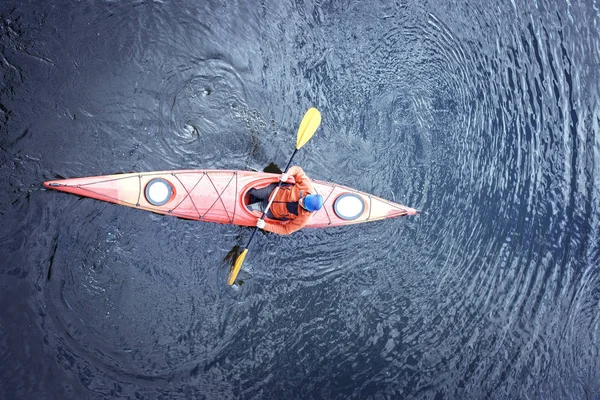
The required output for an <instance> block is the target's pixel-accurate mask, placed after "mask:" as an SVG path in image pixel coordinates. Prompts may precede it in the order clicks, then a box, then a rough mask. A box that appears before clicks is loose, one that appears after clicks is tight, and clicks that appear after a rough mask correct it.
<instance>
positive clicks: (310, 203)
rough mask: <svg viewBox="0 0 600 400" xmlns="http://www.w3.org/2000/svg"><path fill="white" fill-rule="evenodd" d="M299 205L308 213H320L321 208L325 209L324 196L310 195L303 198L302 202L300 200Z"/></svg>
mask: <svg viewBox="0 0 600 400" xmlns="http://www.w3.org/2000/svg"><path fill="white" fill-rule="evenodd" d="M298 204H300V206H302V208H304V209H305V210H306V211H310V212H315V211H319V210H320V209H321V207H323V196H321V195H320V194H309V195H307V196H304V197H301V198H300V200H298Z"/></svg>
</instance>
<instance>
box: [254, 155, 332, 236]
mask: <svg viewBox="0 0 600 400" xmlns="http://www.w3.org/2000/svg"><path fill="white" fill-rule="evenodd" d="M290 176H293V177H294V182H295V183H293V184H288V183H286V182H287V181H288V179H289V177H290ZM279 179H280V180H281V182H282V185H281V187H280V188H279V191H278V192H277V194H276V195H275V199H274V200H273V203H272V204H271V208H270V209H269V210H268V212H267V217H269V218H271V219H277V220H282V221H286V222H285V223H283V224H280V223H273V222H269V221H265V220H262V219H259V220H258V222H257V223H256V226H257V227H258V228H260V229H264V230H265V231H268V232H273V233H277V234H280V235H289V234H290V233H293V232H296V231H297V230H299V229H302V228H303V227H304V226H306V224H308V221H309V220H310V218H311V217H312V215H313V213H314V212H315V211H318V210H320V209H321V207H323V196H321V195H320V194H318V193H315V189H314V187H313V185H312V183H311V181H310V179H309V178H308V176H306V174H305V173H304V171H303V170H302V168H300V167H298V166H293V167H291V168H290V169H289V171H288V172H287V173H283V174H281V176H280V178H279ZM276 187H277V184H276V183H272V184H270V185H269V186H267V187H264V188H261V189H255V188H252V189H250V196H251V197H250V202H251V203H252V204H250V205H249V206H248V208H249V209H251V210H258V211H261V212H264V210H265V209H266V208H267V205H268V204H269V201H270V200H271V196H272V194H273V191H274V190H275V188H276Z"/></svg>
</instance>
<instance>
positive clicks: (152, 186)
mask: <svg viewBox="0 0 600 400" xmlns="http://www.w3.org/2000/svg"><path fill="white" fill-rule="evenodd" d="M172 193H173V189H172V187H171V184H170V183H169V182H167V181H166V180H164V179H161V178H154V179H152V180H151V181H150V182H148V184H147V185H146V191H145V194H146V200H148V202H149V203H150V204H152V205H154V206H163V205H165V204H166V203H167V202H168V201H169V199H170V198H171V194H172Z"/></svg>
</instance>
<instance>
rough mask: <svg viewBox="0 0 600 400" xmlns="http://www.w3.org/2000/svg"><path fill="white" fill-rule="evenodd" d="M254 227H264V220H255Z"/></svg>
mask: <svg viewBox="0 0 600 400" xmlns="http://www.w3.org/2000/svg"><path fill="white" fill-rule="evenodd" d="M256 227H257V228H259V229H265V220H264V219H259V220H258V221H256Z"/></svg>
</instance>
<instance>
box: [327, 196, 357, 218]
mask: <svg viewBox="0 0 600 400" xmlns="http://www.w3.org/2000/svg"><path fill="white" fill-rule="evenodd" d="M333 210H334V211H335V214H336V215H337V216H338V217H340V218H341V219H345V220H346V221H352V220H353V219H356V218H358V217H360V216H361V215H362V213H363V212H364V211H365V202H364V200H363V199H362V197H360V196H358V195H355V194H353V193H344V194H343V195H341V196H340V197H338V198H337V199H336V200H335V203H334V204H333Z"/></svg>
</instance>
